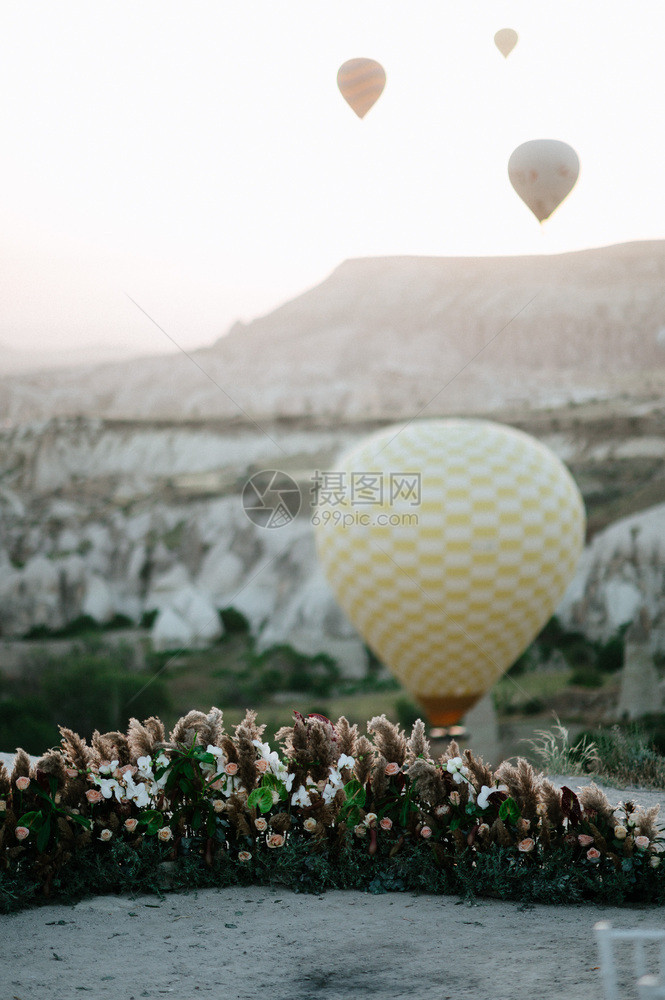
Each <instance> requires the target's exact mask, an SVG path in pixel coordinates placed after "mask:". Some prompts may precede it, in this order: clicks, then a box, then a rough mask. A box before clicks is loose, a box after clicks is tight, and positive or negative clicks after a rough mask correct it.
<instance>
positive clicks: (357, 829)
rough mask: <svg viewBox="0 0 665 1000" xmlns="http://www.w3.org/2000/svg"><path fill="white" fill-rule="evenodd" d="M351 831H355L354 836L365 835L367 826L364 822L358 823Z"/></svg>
mask: <svg viewBox="0 0 665 1000" xmlns="http://www.w3.org/2000/svg"><path fill="white" fill-rule="evenodd" d="M353 832H354V833H355V835H356V837H366V836H367V827H366V826H365V825H364V824H362V823H359V824H358V826H354V828H353Z"/></svg>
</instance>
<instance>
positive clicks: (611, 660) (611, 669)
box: [596, 625, 628, 674]
mask: <svg viewBox="0 0 665 1000" xmlns="http://www.w3.org/2000/svg"><path fill="white" fill-rule="evenodd" d="M627 628H628V626H627V625H622V626H621V627H620V629H619V631H618V632H617V634H616V635H614V636H612V637H611V638H610V639H608V640H607V642H606V643H604V644H601V645H600V646H599V648H598V657H597V659H596V666H597V667H598V669H599V670H601V671H602V672H603V673H605V674H613V673H616V672H617V670H621V668H622V667H623V664H624V657H625V647H626V639H625V636H626V630H627Z"/></svg>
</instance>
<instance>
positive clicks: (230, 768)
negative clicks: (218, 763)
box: [225, 761, 238, 775]
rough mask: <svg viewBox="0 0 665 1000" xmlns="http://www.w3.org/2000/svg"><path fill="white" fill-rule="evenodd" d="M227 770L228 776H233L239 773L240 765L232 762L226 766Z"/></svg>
mask: <svg viewBox="0 0 665 1000" xmlns="http://www.w3.org/2000/svg"><path fill="white" fill-rule="evenodd" d="M225 770H226V773H227V774H231V775H233V774H237V773H238V765H237V764H234V763H233V761H231V762H230V763H229V764H227V765H226V768H225Z"/></svg>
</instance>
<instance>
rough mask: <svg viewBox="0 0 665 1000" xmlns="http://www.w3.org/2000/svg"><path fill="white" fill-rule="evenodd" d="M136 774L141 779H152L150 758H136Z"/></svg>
mask: <svg viewBox="0 0 665 1000" xmlns="http://www.w3.org/2000/svg"><path fill="white" fill-rule="evenodd" d="M136 766H137V768H138V773H139V776H140V777H141V778H154V777H155V776H154V774H153V772H152V761H151V759H150V757H138V758H137V761H136Z"/></svg>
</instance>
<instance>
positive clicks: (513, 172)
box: [508, 139, 580, 222]
mask: <svg viewBox="0 0 665 1000" xmlns="http://www.w3.org/2000/svg"><path fill="white" fill-rule="evenodd" d="M579 172H580V161H579V159H578V157H577V153H576V152H575V150H574V149H573V148H572V147H571V146H569V145H568V144H567V143H565V142H561V141H560V140H559V139H531V140H530V141H529V142H523V143H522V145H521V146H518V147H517V149H515V150H513V152H512V154H511V156H510V159H509V160H508V177H509V178H510V183H511V184H512V185H513V187H514V188H515V190H516V191H517V193H518V195H519V196H520V198H521V199H522V201H523V202H524V204H525V205H527V206H528V207H529V208H530V209H531V211H532V212H533V214H534V215H535V217H536V218H537V219H538V221H539V222H543V221H544V220H545V219H549V217H550V215H551V214H552V212H553V211H554V210H555V209H556V208H558V206H559V205H560V204H561V202H562V201H563V199H564V198H565V197H566V195H568V194H570V192H571V191H572V189H573V188H574V187H575V183H576V181H577V178H578V175H579Z"/></svg>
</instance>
